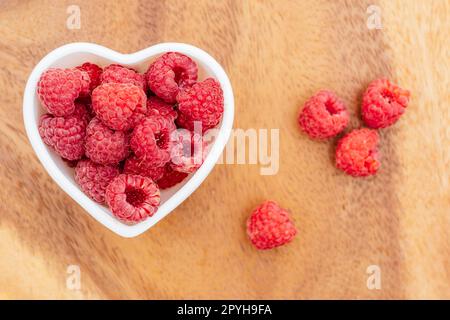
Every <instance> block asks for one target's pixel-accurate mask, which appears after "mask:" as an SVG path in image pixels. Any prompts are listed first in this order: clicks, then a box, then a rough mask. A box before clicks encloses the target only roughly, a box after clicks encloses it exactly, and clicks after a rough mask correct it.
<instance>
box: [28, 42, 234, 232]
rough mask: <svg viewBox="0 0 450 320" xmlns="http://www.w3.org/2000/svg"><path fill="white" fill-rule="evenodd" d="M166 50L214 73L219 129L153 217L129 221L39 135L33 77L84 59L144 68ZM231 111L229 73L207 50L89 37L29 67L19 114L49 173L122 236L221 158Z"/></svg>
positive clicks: (173, 201)
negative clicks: (117, 47)
mask: <svg viewBox="0 0 450 320" xmlns="http://www.w3.org/2000/svg"><path fill="white" fill-rule="evenodd" d="M168 51H177V52H181V53H183V54H185V55H187V56H189V57H191V58H192V59H193V60H194V61H196V62H197V64H198V68H199V80H203V79H205V78H206V77H208V76H209V77H213V78H215V79H216V80H217V81H219V82H220V85H221V86H222V89H223V93H224V113H223V118H222V121H221V122H220V123H219V125H218V126H217V128H218V133H217V135H216V136H215V140H214V144H213V145H212V147H211V149H210V151H209V153H208V155H207V157H206V159H205V161H204V163H203V164H202V166H201V167H200V168H199V169H198V170H197V171H196V172H194V173H193V174H191V175H190V176H189V177H187V178H186V179H185V180H184V181H183V182H182V183H180V184H178V185H176V186H174V187H172V188H170V189H167V190H162V191H161V204H160V206H159V208H158V211H157V212H156V213H155V215H153V216H152V217H149V218H147V219H146V220H144V221H142V222H140V223H137V224H135V225H127V224H125V223H123V222H121V221H120V220H118V219H116V218H115V217H114V216H113V215H112V214H111V212H110V211H109V208H108V207H106V206H104V205H100V204H98V203H96V202H95V201H93V200H91V199H90V198H89V197H88V196H86V195H85V194H84V193H83V192H82V191H81V189H80V188H79V187H78V185H77V184H76V182H75V180H74V172H73V169H72V168H69V167H68V166H67V165H66V164H65V163H64V161H63V160H62V159H61V157H60V156H58V155H57V154H56V153H55V152H54V151H53V150H52V149H51V148H49V147H48V146H47V145H46V144H44V142H43V141H42V139H41V137H40V136H39V131H38V124H39V118H40V116H41V115H42V114H44V113H45V110H44V108H43V107H42V105H41V103H40V102H39V99H38V96H37V92H36V91H37V90H36V89H37V83H38V81H39V77H40V76H41V74H42V72H44V71H45V70H47V69H48V68H70V67H75V66H78V65H80V64H82V63H84V62H86V61H89V62H92V63H96V64H98V65H100V66H102V67H104V66H106V65H109V64H111V63H118V64H121V65H124V66H128V67H132V68H134V69H136V70H138V71H139V72H145V71H146V70H147V67H148V66H149V64H150V63H151V62H152V61H153V60H154V59H155V58H157V57H158V56H160V55H161V54H163V53H165V52H168ZM233 117H234V98H233V90H232V87H231V83H230V80H229V79H228V76H227V74H226V73H225V71H224V70H223V68H222V67H221V66H220V64H219V63H218V62H217V61H216V60H215V59H214V58H213V57H211V56H210V55H209V54H208V53H206V52H205V51H203V50H201V49H199V48H197V47H194V46H192V45H188V44H183V43H160V44H157V45H154V46H151V47H149V48H147V49H144V50H141V51H138V52H135V53H132V54H122V53H119V52H116V51H113V50H111V49H108V48H105V47H102V46H100V45H97V44H93V43H71V44H67V45H64V46H62V47H59V48H57V49H55V50H53V51H52V52H50V53H49V54H47V55H46V56H45V57H44V58H43V59H42V60H41V61H40V62H39V63H38V64H37V65H36V67H35V68H34V69H33V71H32V72H31V75H30V77H29V78H28V82H27V85H26V88H25V92H24V98H23V118H24V122H25V129H26V132H27V135H28V139H29V140H30V143H31V145H32V147H33V149H34V151H35V152H36V155H37V156H38V158H39V160H40V161H41V163H42V165H43V166H44V168H45V169H46V170H47V172H48V174H49V175H50V176H51V177H52V178H53V180H55V182H56V183H57V184H58V185H59V186H60V187H61V189H63V190H64V191H65V192H66V193H67V194H68V195H69V196H71V197H72V198H73V199H74V200H75V201H76V202H78V204H79V205H80V206H81V207H83V208H84V209H85V210H86V211H87V212H88V213H89V214H90V215H91V216H92V217H93V218H94V219H96V220H97V221H98V222H100V223H101V224H103V225H104V226H105V227H107V228H109V229H110V230H112V231H113V232H115V233H117V234H118V235H120V236H122V237H127V238H130V237H135V236H138V235H140V234H141V233H143V232H144V231H146V230H148V229H149V228H151V227H152V226H154V225H155V224H156V223H157V222H158V221H160V220H161V219H162V218H164V217H165V216H167V215H168V214H169V213H170V212H171V211H172V210H174V209H175V208H176V207H177V206H178V205H179V204H180V203H182V202H183V201H184V200H185V199H186V198H187V197H189V195H190V194H191V193H192V192H194V191H195V190H196V189H197V188H198V187H199V186H200V184H201V183H202V182H203V180H205V178H206V177H207V176H208V174H209V173H210V172H211V170H212V168H213V167H214V165H215V163H216V162H217V160H218V159H219V156H220V154H221V153H222V151H223V149H224V147H225V145H226V143H227V140H228V138H229V136H230V133H231V128H232V126H233Z"/></svg>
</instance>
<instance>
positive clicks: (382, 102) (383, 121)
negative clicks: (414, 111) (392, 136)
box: [361, 79, 410, 129]
mask: <svg viewBox="0 0 450 320" xmlns="http://www.w3.org/2000/svg"><path fill="white" fill-rule="evenodd" d="M409 96H410V92H409V91H408V90H404V89H402V88H400V87H398V86H397V85H395V84H393V83H391V82H390V81H389V80H387V79H377V80H374V81H372V82H371V83H370V84H369V86H368V87H367V90H366V92H365V93H364V96H363V101H362V108H361V111H362V118H363V121H364V123H365V124H366V125H367V126H369V127H371V128H374V129H379V128H386V127H388V126H390V125H392V124H394V123H395V122H396V121H397V120H398V119H399V118H400V116H401V115H402V114H403V113H404V112H405V109H406V107H407V106H408V102H409Z"/></svg>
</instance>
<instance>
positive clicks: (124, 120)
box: [92, 83, 147, 130]
mask: <svg viewBox="0 0 450 320" xmlns="http://www.w3.org/2000/svg"><path fill="white" fill-rule="evenodd" d="M146 103H147V97H146V95H145V92H144V91H143V90H142V89H141V88H139V87H137V86H135V85H133V84H129V83H105V84H101V85H100V86H98V87H97V88H95V90H94V91H93V92H92V108H93V109H94V111H95V113H96V115H97V117H98V118H99V119H100V120H101V121H102V122H103V123H104V124H106V125H107V126H108V127H110V128H111V129H114V130H128V129H131V128H133V127H134V126H135V125H136V121H137V120H139V119H140V118H139V115H142V114H145V113H146V112H147V107H146Z"/></svg>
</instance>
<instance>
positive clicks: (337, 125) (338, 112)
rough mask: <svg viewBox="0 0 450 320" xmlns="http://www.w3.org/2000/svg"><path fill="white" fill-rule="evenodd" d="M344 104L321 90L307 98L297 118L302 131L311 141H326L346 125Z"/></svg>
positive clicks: (328, 92) (332, 94) (331, 94)
mask: <svg viewBox="0 0 450 320" xmlns="http://www.w3.org/2000/svg"><path fill="white" fill-rule="evenodd" d="M348 118H349V116H348V112H347V109H346V108H345V105H344V103H343V102H342V100H341V99H339V98H338V97H337V96H336V95H335V94H334V93H333V92H331V91H327V90H321V91H319V92H317V93H316V94H315V95H314V96H312V97H311V98H309V99H308V100H307V101H306V102H305V104H304V106H303V109H302V110H301V112H300V113H299V116H298V123H299V125H300V127H301V128H302V130H303V131H304V132H305V133H306V134H307V135H308V136H310V137H311V138H313V139H327V138H330V137H333V136H335V135H337V134H338V133H339V132H341V131H342V130H344V128H345V127H346V126H347V124H348Z"/></svg>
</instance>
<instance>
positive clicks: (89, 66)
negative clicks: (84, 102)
mask: <svg viewBox="0 0 450 320" xmlns="http://www.w3.org/2000/svg"><path fill="white" fill-rule="evenodd" d="M76 68H77V69H78V70H81V71H85V72H86V73H87V74H88V75H89V79H90V81H89V92H90V93H92V90H94V89H95V88H96V87H98V85H99V84H100V82H101V81H100V77H101V75H102V72H103V69H102V68H100V67H99V66H98V65H96V64H94V63H90V62H86V63H83V64H82V65H81V66H78V67H76Z"/></svg>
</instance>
